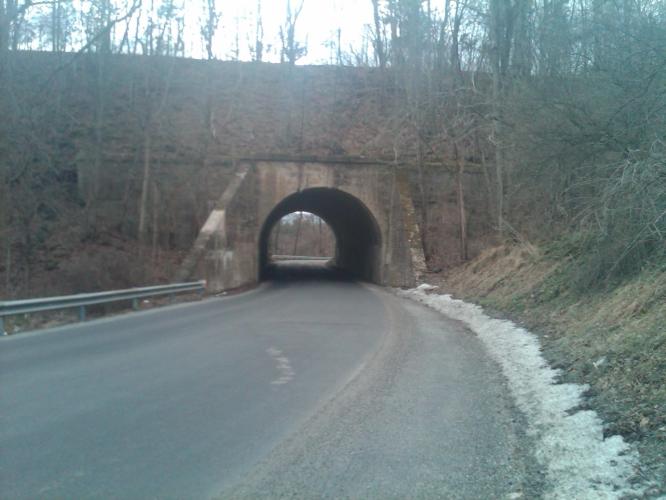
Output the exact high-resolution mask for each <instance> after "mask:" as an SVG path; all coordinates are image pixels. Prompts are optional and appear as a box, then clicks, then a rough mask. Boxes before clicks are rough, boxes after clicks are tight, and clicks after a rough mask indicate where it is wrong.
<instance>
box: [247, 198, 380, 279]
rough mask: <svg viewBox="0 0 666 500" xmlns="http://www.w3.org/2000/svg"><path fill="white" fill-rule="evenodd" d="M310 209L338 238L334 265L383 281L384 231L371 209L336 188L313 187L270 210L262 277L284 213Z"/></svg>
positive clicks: (261, 259)
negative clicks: (382, 254)
mask: <svg viewBox="0 0 666 500" xmlns="http://www.w3.org/2000/svg"><path fill="white" fill-rule="evenodd" d="M293 212H310V213H313V214H315V215H317V216H318V217H321V219H323V220H324V222H326V224H328V226H329V227H330V228H331V230H332V231H333V234H334V235H335V241H336V251H335V256H334V258H333V261H332V265H333V266H335V267H336V268H338V269H340V270H341V271H343V272H345V273H346V274H347V275H348V276H350V277H352V278H354V279H360V280H364V281H371V282H375V283H379V282H381V275H380V273H381V269H382V266H381V234H380V230H379V226H378V224H377V221H376V220H375V218H374V216H373V215H372V213H371V212H370V210H369V209H368V208H367V207H366V206H365V205H364V204H363V203H362V202H361V201H360V200H359V199H358V198H356V197H354V196H352V195H350V194H348V193H345V192H344V191H341V190H339V189H334V188H310V189H305V190H303V191H299V192H297V193H294V194H292V195H290V196H287V197H286V198H285V199H283V200H282V201H281V202H280V203H278V204H277V205H276V206H275V207H274V208H273V210H271V212H270V213H269V214H268V216H267V217H266V220H265V222H264V224H263V226H262V229H261V234H260V237H259V266H260V267H259V272H260V276H259V277H260V279H266V278H267V276H268V271H269V264H270V262H269V248H268V245H269V239H270V234H271V230H272V229H273V226H274V225H275V224H276V223H277V222H278V221H279V220H280V219H281V218H282V217H284V216H285V215H288V214H290V213H293Z"/></svg>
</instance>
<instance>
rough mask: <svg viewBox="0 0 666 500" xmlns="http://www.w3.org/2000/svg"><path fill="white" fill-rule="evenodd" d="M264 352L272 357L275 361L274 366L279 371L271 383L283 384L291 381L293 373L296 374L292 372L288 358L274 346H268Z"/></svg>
mask: <svg viewBox="0 0 666 500" xmlns="http://www.w3.org/2000/svg"><path fill="white" fill-rule="evenodd" d="M266 352H267V353H268V355H269V356H270V357H271V358H273V361H275V363H276V368H277V370H278V372H279V373H280V376H279V377H278V378H276V379H275V380H272V381H271V384H272V385H283V384H287V383H289V382H291V381H292V379H293V378H294V375H296V372H294V369H293V368H292V367H291V363H290V362H289V358H287V357H286V356H283V355H282V351H281V350H280V349H277V348H276V347H269V348H268V349H266Z"/></svg>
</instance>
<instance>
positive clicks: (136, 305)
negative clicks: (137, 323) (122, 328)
mask: <svg viewBox="0 0 666 500" xmlns="http://www.w3.org/2000/svg"><path fill="white" fill-rule="evenodd" d="M132 309H134V310H135V311H137V310H138V309H139V299H132Z"/></svg>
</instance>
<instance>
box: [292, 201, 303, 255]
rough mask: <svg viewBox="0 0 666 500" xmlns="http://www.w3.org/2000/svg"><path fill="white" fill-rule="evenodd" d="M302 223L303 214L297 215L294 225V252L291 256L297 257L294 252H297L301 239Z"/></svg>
mask: <svg viewBox="0 0 666 500" xmlns="http://www.w3.org/2000/svg"><path fill="white" fill-rule="evenodd" d="M302 223H303V212H300V213H299V214H298V222H297V223H296V237H295V238H294V251H293V252H292V253H291V254H292V255H298V254H297V253H296V251H297V250H298V240H299V239H300V237H301V225H302Z"/></svg>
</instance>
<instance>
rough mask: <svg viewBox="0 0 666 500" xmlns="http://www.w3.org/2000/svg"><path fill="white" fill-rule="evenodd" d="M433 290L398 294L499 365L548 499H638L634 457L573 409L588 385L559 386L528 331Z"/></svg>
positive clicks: (595, 420) (596, 421)
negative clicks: (455, 327) (462, 332)
mask: <svg viewBox="0 0 666 500" xmlns="http://www.w3.org/2000/svg"><path fill="white" fill-rule="evenodd" d="M435 288H436V287H433V286H431V285H427V284H423V285H420V286H418V287H417V288H414V289H411V290H397V294H398V295H400V296H402V297H407V298H410V299H412V300H415V301H417V302H421V303H422V304H425V305H427V306H429V307H432V308H433V309H435V310H437V311H439V312H441V313H442V314H444V315H446V316H448V317H450V318H453V319H456V320H459V321H462V322H463V323H464V324H465V325H466V326H468V327H469V328H470V329H471V330H472V331H473V332H474V333H475V334H476V335H477V336H478V337H479V339H480V340H481V341H482V342H483V344H484V346H485V348H486V349H487V350H488V353H489V354H490V356H491V357H492V358H493V359H494V360H495V361H496V362H497V363H499V365H500V366H501V368H502V372H503V374H504V376H505V377H506V378H507V380H508V385H509V388H510V390H511V393H512V395H513V397H514V398H515V400H516V403H517V405H518V407H519V409H520V410H521V411H522V412H523V413H525V415H526V417H527V422H528V427H529V428H528V432H529V434H530V435H531V436H533V437H534V438H535V441H536V443H537V450H536V456H537V460H538V461H539V463H540V464H541V466H543V468H544V471H545V473H546V498H549V499H567V500H569V499H572V498H585V499H594V498H604V499H606V498H609V499H610V498H621V497H622V496H624V495H632V494H633V495H640V494H641V493H642V492H643V491H644V490H645V489H646V486H643V487H640V486H637V485H632V484H630V481H631V479H632V477H633V476H635V471H636V470H637V467H638V463H639V457H638V452H637V451H636V450H635V449H633V448H632V447H630V446H629V445H628V444H627V443H625V441H624V440H623V439H622V437H621V436H611V437H608V438H606V439H604V437H603V431H602V421H601V419H600V418H599V416H598V415H597V414H596V412H594V411H591V410H585V411H576V410H575V409H576V407H577V406H579V405H580V404H581V402H582V395H583V393H584V392H585V391H586V390H587V389H588V387H587V386H585V385H578V384H560V383H558V382H557V377H558V375H559V371H558V370H554V369H553V368H551V367H550V366H548V362H547V361H546V360H545V359H544V358H543V356H542V355H541V352H540V344H539V339H538V338H537V337H536V336H535V335H534V334H532V333H530V332H528V331H527V330H525V329H523V328H520V327H518V326H516V325H515V324H514V323H512V322H511V321H506V320H499V319H494V318H491V317H489V316H487V315H486V314H485V313H484V312H483V309H482V308H481V307H479V306H477V305H474V304H468V303H467V302H463V301H462V300H456V299H453V298H452V297H451V296H450V295H437V294H428V293H427V292H428V291H432V290H434V289H435Z"/></svg>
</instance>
